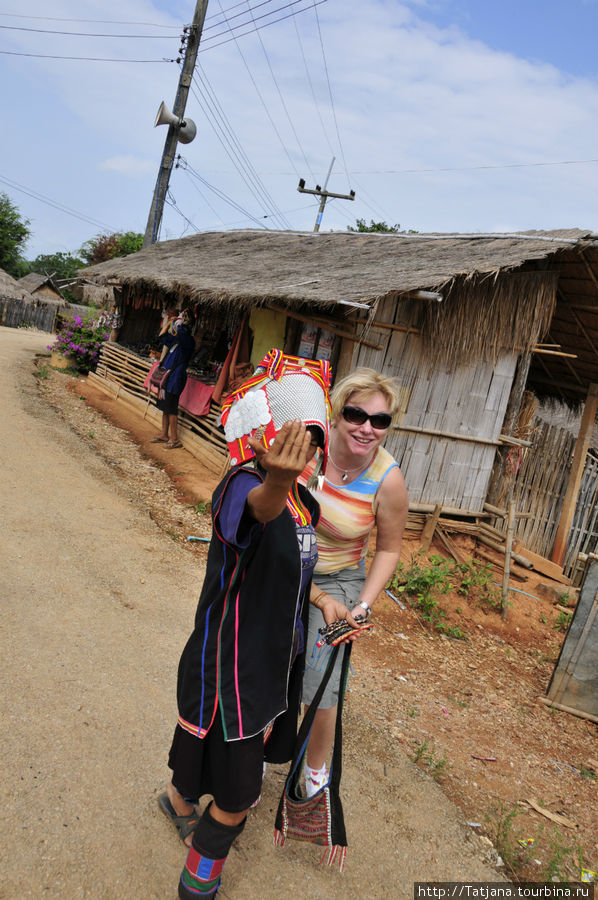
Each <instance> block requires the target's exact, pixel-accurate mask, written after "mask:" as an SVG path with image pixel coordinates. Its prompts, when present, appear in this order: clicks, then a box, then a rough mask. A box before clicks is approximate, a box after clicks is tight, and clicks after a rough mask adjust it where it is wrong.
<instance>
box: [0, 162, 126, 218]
mask: <svg viewBox="0 0 598 900" xmlns="http://www.w3.org/2000/svg"><path fill="white" fill-rule="evenodd" d="M0 183H2V184H5V185H6V186H7V187H9V188H10V189H11V190H13V191H20V192H21V193H22V194H26V195H27V196H28V197H32V198H33V199H34V200H38V201H39V202H40V203H45V204H46V205H47V206H51V207H52V208H53V209H56V210H58V212H62V213H65V215H68V216H72V217H73V218H75V219H80V220H81V221H82V222H87V223H88V224H89V225H93V226H94V227H95V228H101V229H103V230H107V231H112V232H115V231H116V229H115V228H112V226H110V225H106V224H105V222H99V221H97V220H96V219H92V218H91V217H90V216H86V215H85V214H84V213H80V212H78V211H77V210H76V209H71V208H70V207H69V206H65V205H64V204H62V203H59V202H58V201H57V200H52V199H51V198H50V197H45V196H44V195H43V194H40V193H38V192H37V191H34V190H33V188H26V187H24V185H22V184H19V183H18V182H17V181H13V180H12V179H10V178H6V177H5V176H3V175H0Z"/></svg>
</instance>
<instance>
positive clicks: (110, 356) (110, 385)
mask: <svg viewBox="0 0 598 900" xmlns="http://www.w3.org/2000/svg"><path fill="white" fill-rule="evenodd" d="M151 366H152V360H150V359H146V358H145V357H143V356H139V355H138V354H137V353H134V352H133V351H132V350H128V349H125V348H124V347H121V346H120V345H119V344H116V343H112V342H107V343H105V344H103V345H102V350H101V353H100V361H99V363H98V366H97V369H96V371H95V373H94V372H90V374H89V379H90V381H91V382H92V383H93V384H95V385H96V386H98V387H99V388H101V389H102V390H103V391H105V392H106V393H107V394H109V395H110V396H112V397H114V398H116V399H118V400H120V401H122V402H124V403H126V404H128V405H129V406H130V407H131V408H132V409H134V410H135V411H136V412H138V413H140V414H141V415H142V416H143V417H144V418H146V419H149V420H150V421H151V422H154V423H155V424H156V425H157V426H159V425H160V423H161V419H162V413H161V412H160V411H159V410H158V409H157V408H156V396H155V394H153V393H151V392H149V391H148V390H147V389H146V388H145V387H144V386H143V383H144V381H145V379H146V377H147V374H148V372H149V370H150V368H151ZM220 412H221V410H220V406H219V405H218V404H216V403H212V404H211V406H210V411H209V413H208V414H207V415H206V416H195V415H193V414H192V413H190V412H188V411H187V410H186V409H183V408H182V407H179V439H180V440H181V442H182V444H183V446H184V447H185V449H186V450H188V451H189V452H190V453H191V454H192V455H193V456H195V457H196V458H197V459H198V460H199V461H200V462H201V463H202V465H205V466H206V467H207V468H208V469H210V471H212V472H214V473H215V474H216V475H222V474H224V472H225V471H226V469H227V468H228V466H229V455H228V449H227V445H226V441H225V439H224V433H223V431H222V430H221V429H220V427H219V424H218V423H219V420H220Z"/></svg>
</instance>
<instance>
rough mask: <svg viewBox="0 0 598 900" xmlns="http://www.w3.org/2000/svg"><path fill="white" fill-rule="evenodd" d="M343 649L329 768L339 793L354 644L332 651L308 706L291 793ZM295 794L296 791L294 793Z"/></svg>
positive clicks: (292, 770)
mask: <svg viewBox="0 0 598 900" xmlns="http://www.w3.org/2000/svg"><path fill="white" fill-rule="evenodd" d="M341 646H343V662H342V667H341V680H340V690H339V696H338V705H337V708H336V724H335V728H334V749H333V751H332V760H331V765H330V772H331V778H330V784H331V787H334V788H336V790H337V791H338V786H339V784H340V780H341V773H342V758H343V726H342V718H343V715H342V713H343V704H344V700H345V689H346V686H347V677H348V674H349V663H350V660H351V648H352V642H351V641H349V643H347V644H344V645H341V644H338V645H337V646H336V647H334V649H333V650H332V652H331V654H330V658H329V660H328V664H327V666H326V670H325V672H324V675H323V677H322V681H321V682H320V685H319V687H318V690H317V691H316V693H315V695H314V698H313V700H312V701H311V703H310V704H309V708H308V710H307V712H306V713H305V716H304V717H303V721H302V723H301V727H300V728H299V733H298V735H297V742H296V744H295V752H294V754H293V759H292V762H291V767H290V771H289V780H288V787H289V789H291V787H292V786H294V785H295V783H296V782H297V781H298V779H299V775H300V769H301V766H300V763H301V760H302V759H303V756H304V754H305V753H306V752H307V743H308V739H309V733H310V731H311V729H312V726H313V724H314V719H315V716H316V712H317V709H318V706H319V705H320V701H321V699H322V697H323V695H324V691H325V690H326V686H327V684H328V682H329V681H330V677H331V675H332V670H333V669H334V664H335V663H336V660H337V658H338V655H339V653H340V651H341ZM293 793H295V791H293Z"/></svg>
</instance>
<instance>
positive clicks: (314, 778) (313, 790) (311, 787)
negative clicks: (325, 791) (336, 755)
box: [305, 763, 328, 797]
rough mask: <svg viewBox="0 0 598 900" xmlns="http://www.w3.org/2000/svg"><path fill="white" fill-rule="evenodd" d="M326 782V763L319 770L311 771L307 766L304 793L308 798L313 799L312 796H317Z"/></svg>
mask: <svg viewBox="0 0 598 900" xmlns="http://www.w3.org/2000/svg"><path fill="white" fill-rule="evenodd" d="M327 781H328V769H327V768H326V763H324V765H323V766H322V768H321V769H311V768H310V767H309V766H306V767H305V793H306V794H307V796H308V797H313V795H314V794H317V792H318V791H319V790H320V788H322V787H324V785H325V784H326V783H327Z"/></svg>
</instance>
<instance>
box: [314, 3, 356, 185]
mask: <svg viewBox="0 0 598 900" xmlns="http://www.w3.org/2000/svg"><path fill="white" fill-rule="evenodd" d="M316 6H317V4H316V3H314V14H315V17H316V23H317V26H318V35H319V38H320V47H321V50H322V59H323V61H324V72H325V73H326V82H327V84H328V94H329V96H330V106H331V109H332V117H333V119H334V127H335V129H336V137H337V140H338V146H339V149H340V153H341V159H342V161H343V167H344V169H345V174H346V176H347V181H348V183H349V184H350V183H351V179H350V178H349V170H348V168H347V160H346V159H345V151H344V149H343V142H342V141H341V135H340V131H339V128H338V121H337V118H336V109H335V107H334V98H333V96H332V86H331V84H330V75H329V74H328V63H327V62H326V51H325V50H324V40H323V38H322V29H321V28H320V17H319V15H318V10H317V9H316Z"/></svg>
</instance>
